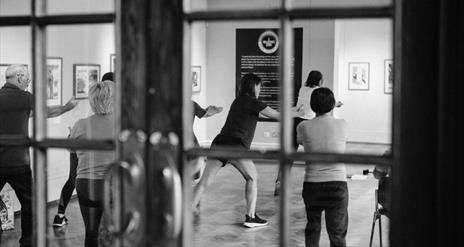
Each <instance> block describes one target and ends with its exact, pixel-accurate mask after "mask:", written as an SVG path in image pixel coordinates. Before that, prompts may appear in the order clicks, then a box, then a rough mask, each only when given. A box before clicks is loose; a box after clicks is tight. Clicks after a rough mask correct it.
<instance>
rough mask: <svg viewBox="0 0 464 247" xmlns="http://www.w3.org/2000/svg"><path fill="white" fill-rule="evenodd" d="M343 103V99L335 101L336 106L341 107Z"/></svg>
mask: <svg viewBox="0 0 464 247" xmlns="http://www.w3.org/2000/svg"><path fill="white" fill-rule="evenodd" d="M342 105H343V102H341V101H338V102H337V103H335V107H341V106H342Z"/></svg>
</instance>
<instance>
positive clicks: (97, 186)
mask: <svg viewBox="0 0 464 247" xmlns="http://www.w3.org/2000/svg"><path fill="white" fill-rule="evenodd" d="M103 186H104V180H103V179H77V180H76V191H77V198H78V200H79V207H80V209H81V214H82V218H83V219H84V225H85V247H97V246H98V227H99V226H100V221H101V218H102V214H103Z"/></svg>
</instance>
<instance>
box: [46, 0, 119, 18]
mask: <svg viewBox="0 0 464 247" xmlns="http://www.w3.org/2000/svg"><path fill="white" fill-rule="evenodd" d="M114 3H115V1H114V0H98V1H93V0H47V13H48V14H55V15H62V14H92V13H109V12H114V11H115V5H114Z"/></svg>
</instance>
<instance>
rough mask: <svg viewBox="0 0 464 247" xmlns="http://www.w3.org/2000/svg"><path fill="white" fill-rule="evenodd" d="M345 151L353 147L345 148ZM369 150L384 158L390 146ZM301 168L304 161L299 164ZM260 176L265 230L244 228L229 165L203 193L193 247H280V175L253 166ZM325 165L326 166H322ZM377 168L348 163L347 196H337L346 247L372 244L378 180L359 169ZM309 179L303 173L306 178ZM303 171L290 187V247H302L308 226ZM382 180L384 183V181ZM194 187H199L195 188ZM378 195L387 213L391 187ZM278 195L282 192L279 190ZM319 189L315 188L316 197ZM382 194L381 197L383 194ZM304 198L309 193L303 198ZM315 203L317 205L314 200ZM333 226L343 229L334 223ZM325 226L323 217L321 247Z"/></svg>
mask: <svg viewBox="0 0 464 247" xmlns="http://www.w3.org/2000/svg"><path fill="white" fill-rule="evenodd" d="M348 148H355V147H351V144H348ZM370 148H372V150H375V152H376V153H379V154H380V153H382V152H384V150H385V149H388V146H386V145H384V146H377V145H374V146H372V147H370ZM297 163H298V164H301V163H302V162H297ZM255 164H256V168H257V173H258V199H257V207H256V213H257V214H258V216H259V217H261V218H263V219H266V220H268V222H269V223H268V225H267V226H266V227H265V228H262V229H259V228H258V227H257V228H256V229H248V228H245V227H243V223H244V221H245V213H246V201H245V199H244V194H243V192H244V189H245V188H244V187H245V183H244V179H243V177H242V176H241V175H240V174H239V173H238V172H237V170H236V169H235V168H234V167H233V166H231V165H227V166H226V167H224V168H222V169H221V171H220V172H219V173H218V174H217V176H216V178H215V180H214V181H213V182H212V184H211V185H210V186H209V187H208V189H207V190H206V192H205V193H204V195H203V197H202V199H201V203H200V206H199V207H198V208H197V209H196V210H198V211H197V212H196V213H194V222H193V226H194V228H193V229H194V246H216V245H217V246H228V245H230V246H236V245H243V246H279V232H280V230H279V211H280V199H279V196H278V195H276V194H275V185H274V184H275V175H276V173H277V170H278V163H277V162H276V161H262V160H261V161H256V162H255ZM325 165H327V166H328V165H329V164H325ZM374 168H375V165H365V164H364V165H362V164H346V177H345V179H346V185H347V190H348V192H347V194H343V193H338V194H336V195H332V196H339V197H340V198H346V199H347V201H348V202H347V205H349V206H348V208H347V212H348V222H347V223H348V228H347V232H348V234H347V235H346V246H366V245H368V243H369V240H370V234H369V233H370V232H371V226H372V217H373V215H374V211H375V204H376V197H375V191H376V189H378V188H379V180H378V179H376V178H375V177H374V176H373V174H372V173H369V174H367V175H363V173H362V170H365V169H369V171H371V172H372V171H373V170H374ZM306 174H307V173H306ZM305 177H306V175H305V167H304V166H301V165H299V166H293V167H292V170H291V174H290V180H289V181H290V182H289V187H288V191H289V198H290V200H289V215H290V217H289V218H288V219H287V220H288V222H290V228H289V233H290V245H289V246H305V227H306V224H307V218H306V217H307V211H306V208H305V200H304V198H303V196H302V195H303V187H304V186H308V185H303V184H304V182H305V181H306V180H307V179H306V178H305ZM382 181H383V182H384V181H387V180H385V179H382ZM195 183H196V182H194V186H199V185H196V184H195ZM332 183H333V184H334V185H335V186H342V187H343V186H344V183H345V182H340V181H339V182H332ZM382 188H385V189H382V190H381V191H380V193H379V197H378V200H379V203H380V204H379V205H381V206H382V207H383V208H385V209H386V210H387V211H386V210H382V211H381V212H382V213H386V212H388V210H389V209H390V194H389V190H388V188H389V185H388V184H387V186H384V187H382ZM280 189H281V190H282V189H283V188H282V187H280ZM315 191H317V188H313V192H314V193H315ZM382 192H383V193H382ZM304 196H305V197H308V195H307V194H305V195H304ZM312 202H313V203H315V201H312ZM381 217H382V235H383V246H390V245H389V240H388V237H387V236H388V234H389V231H390V221H389V218H388V217H385V214H383V215H382V216H381ZM337 224H341V222H338V223H337ZM378 224H379V222H376V229H375V233H374V239H373V244H374V246H378V243H379V236H378V232H379V230H378ZM325 225H327V223H326V219H325V218H324V217H322V231H321V234H320V241H319V244H320V246H329V245H330V242H329V238H328V234H327V230H326V227H325Z"/></svg>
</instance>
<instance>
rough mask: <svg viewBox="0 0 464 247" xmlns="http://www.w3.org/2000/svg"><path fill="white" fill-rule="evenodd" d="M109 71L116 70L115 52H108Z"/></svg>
mask: <svg viewBox="0 0 464 247" xmlns="http://www.w3.org/2000/svg"><path fill="white" fill-rule="evenodd" d="M110 71H111V72H113V73H114V72H115V71H116V54H114V53H113V54H110Z"/></svg>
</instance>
